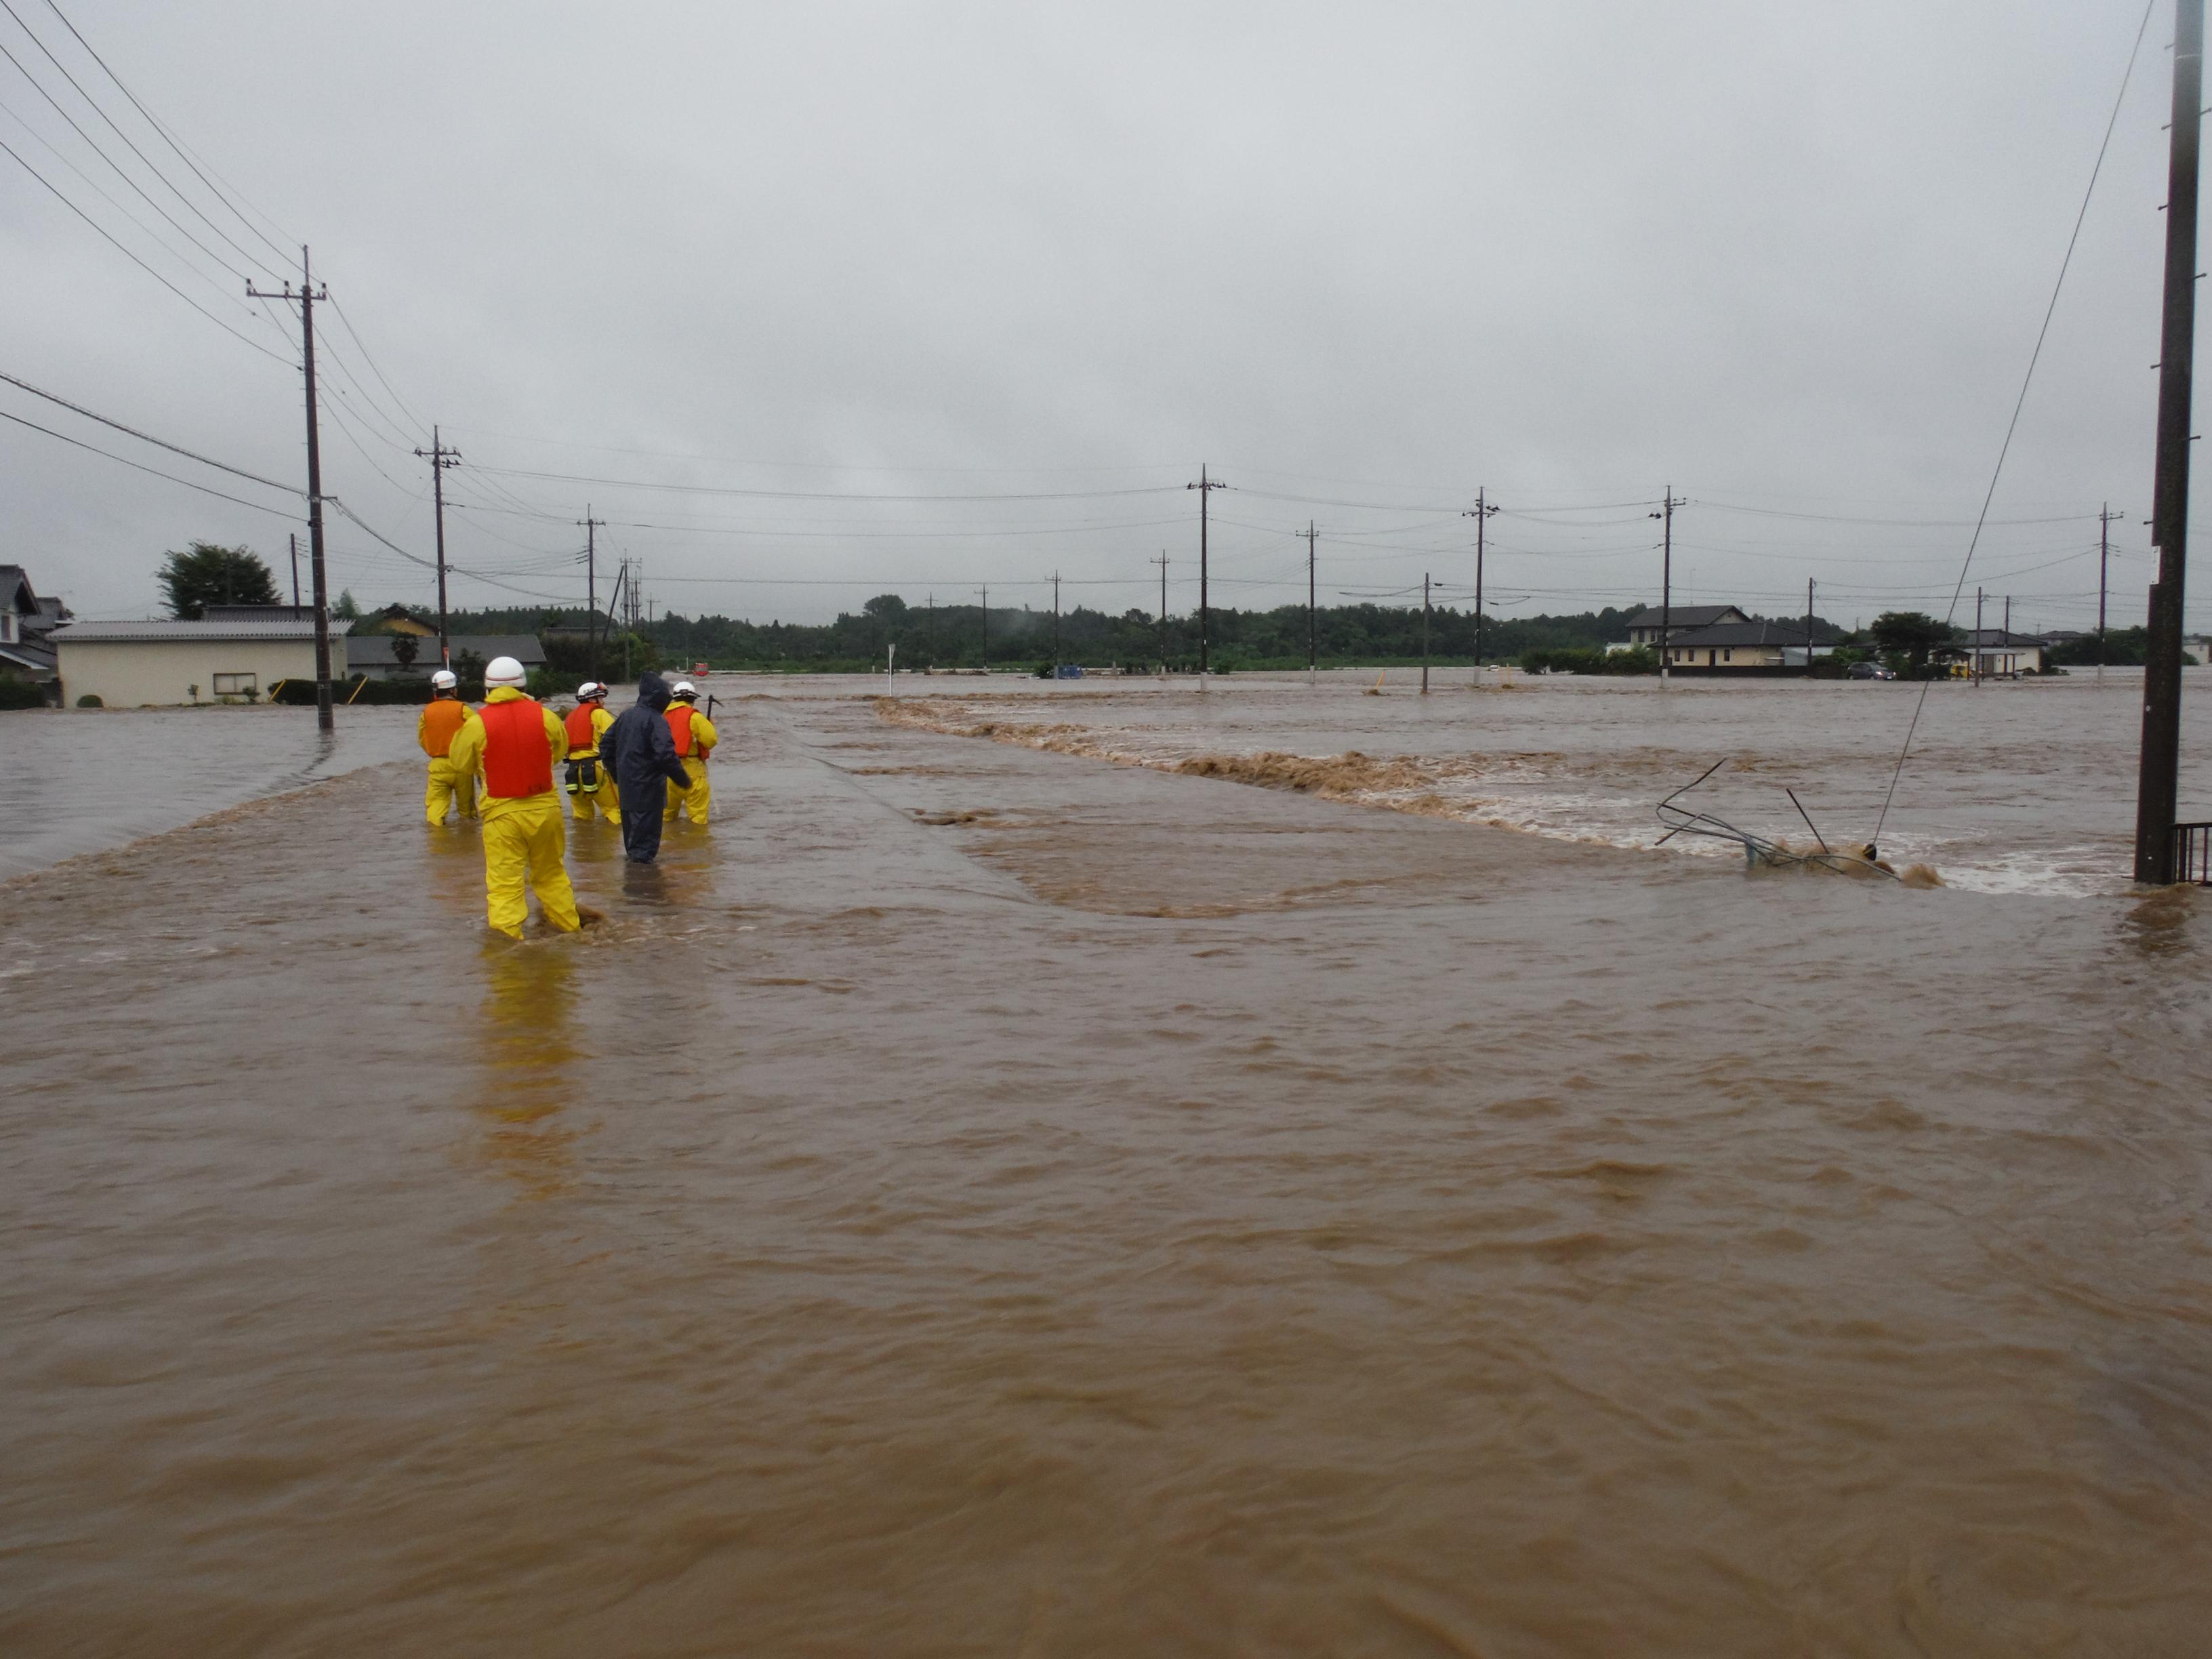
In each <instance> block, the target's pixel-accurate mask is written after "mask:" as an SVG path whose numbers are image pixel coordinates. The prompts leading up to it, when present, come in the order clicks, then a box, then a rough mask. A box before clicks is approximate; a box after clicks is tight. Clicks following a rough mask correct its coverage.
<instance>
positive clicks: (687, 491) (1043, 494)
mask: <svg viewBox="0 0 2212 1659" xmlns="http://www.w3.org/2000/svg"><path fill="white" fill-rule="evenodd" d="M472 470H473V471H477V472H494V473H497V474H499V475H500V476H501V477H508V478H538V479H543V480H545V481H546V482H549V483H580V484H602V485H605V486H607V487H609V488H611V489H658V490H667V491H671V492H674V493H677V494H679V495H744V496H757V497H760V498H763V499H765V500H770V501H1098V500H1103V499H1105V498H1106V497H1109V496H1115V495H1169V494H1171V493H1172V492H1174V491H1175V490H1177V489H1182V485H1180V484H1152V485H1146V486H1145V487H1143V488H1140V489H1062V490H1039V491H1030V492H1008V493H1004V494H979V495H900V494H892V495H873V494H868V493H864V492H856V491H850V490H838V489H738V488H735V487H732V486H729V485H721V484H678V483H652V482H649V481H647V480H645V479H641V478H605V477H594V476H592V475H590V474H586V473H580V472H539V471H532V470H530V469H527V468H524V467H515V466H485V465H477V466H476V467H475V468H474V469H472Z"/></svg>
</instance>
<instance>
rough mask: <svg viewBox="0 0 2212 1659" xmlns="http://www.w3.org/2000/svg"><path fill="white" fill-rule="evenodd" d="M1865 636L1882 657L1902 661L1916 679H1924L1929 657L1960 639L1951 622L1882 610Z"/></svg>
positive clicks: (1916, 612) (1912, 613)
mask: <svg viewBox="0 0 2212 1659" xmlns="http://www.w3.org/2000/svg"><path fill="white" fill-rule="evenodd" d="M1867 633H1868V635H1869V636H1870V637H1871V638H1872V639H1873V641H1874V643H1875V649H1876V650H1878V651H1880V652H1881V653H1882V654H1883V655H1884V656H1898V657H1903V658H1904V659H1905V660H1906V661H1907V662H1908V663H1910V664H1911V671H1912V675H1913V678H1916V679H1918V678H1924V677H1925V676H1926V674H1927V672H1928V659H1929V657H1930V656H1931V655H1932V654H1934V653H1936V652H1939V651H1942V650H1943V649H1945V648H1946V647H1948V646H1949V645H1950V644H1951V643H1952V641H1954V640H1956V639H1957V638H1958V637H1959V630H1958V629H1955V628H1954V627H1952V626H1951V624H1950V623H1947V622H1938V621H1937V620H1936V618H1935V617H1930V616H1929V615H1927V614H1926V613H1925V612H1923V611H1883V612H1882V613H1881V615H1880V616H1879V617H1875V619H1874V626H1873V627H1871V628H1869V629H1867Z"/></svg>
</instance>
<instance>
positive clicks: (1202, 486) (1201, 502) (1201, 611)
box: [1183, 463, 1229, 691]
mask: <svg viewBox="0 0 2212 1659" xmlns="http://www.w3.org/2000/svg"><path fill="white" fill-rule="evenodd" d="M1183 488H1184V489H1195V490H1196V491H1197V492H1198V689H1199V690H1201V691H1203V690H1206V675H1207V673H1208V672H1209V671H1210V668H1209V661H1208V658H1207V654H1206V653H1207V649H1208V641H1207V635H1209V634H1210V633H1211V632H1212V622H1213V618H1212V610H1211V607H1210V605H1209V604H1208V600H1207V596H1206V497H1207V496H1209V495H1212V493H1213V492H1214V491H1215V490H1217V489H1228V488H1229V486H1228V485H1227V484H1225V483H1222V482H1221V480H1220V479H1218V478H1209V477H1207V476H1206V467H1205V465H1203V464H1202V463H1201V464H1200V466H1199V469H1198V482H1197V483H1194V484H1185V485H1184V486H1183Z"/></svg>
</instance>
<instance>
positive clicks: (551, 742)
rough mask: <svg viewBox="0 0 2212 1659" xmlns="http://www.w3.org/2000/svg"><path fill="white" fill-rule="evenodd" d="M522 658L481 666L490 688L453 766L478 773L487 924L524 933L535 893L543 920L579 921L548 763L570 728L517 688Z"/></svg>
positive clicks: (563, 926) (459, 739)
mask: <svg viewBox="0 0 2212 1659" xmlns="http://www.w3.org/2000/svg"><path fill="white" fill-rule="evenodd" d="M522 678H523V676H522V665H521V664H520V663H519V662H517V661H515V659H513V658H512V657H494V658H493V659H491V662H490V664H489V665H488V666H487V667H486V668H485V669H484V685H485V686H486V688H487V689H488V695H487V696H485V698H484V704H483V708H479V709H478V710H477V712H476V713H475V714H471V715H470V716H469V720H468V724H467V725H465V726H462V727H461V729H460V731H459V733H458V734H457V735H456V736H455V737H454V738H453V763H454V764H455V765H456V766H459V767H462V768H465V769H467V770H468V771H471V772H475V773H480V774H481V775H482V776H483V848H484V896H485V900H486V909H487V911H488V912H489V915H490V919H491V925H492V926H493V927H496V928H497V929H499V931H500V932H501V933H505V934H507V935H508V936H509V937H510V938H513V939H520V938H521V937H522V924H523V922H524V921H526V919H527V918H528V916H529V914H530V911H529V903H528V901H527V900H526V898H525V896H524V894H523V888H524V884H525V883H527V884H528V885H529V887H530V889H531V890H532V891H534V892H535V893H536V894H537V895H538V908H541V909H542V910H544V913H545V921H546V925H547V926H548V927H555V928H557V929H559V930H560V931H561V932H562V933H574V932H575V931H576V930H577V928H579V927H581V926H582V925H583V924H582V921H580V919H579V918H578V916H577V915H576V892H575V890H574V888H572V887H571V886H569V885H568V866H566V865H565V864H563V863H562V854H564V853H566V852H567V850H568V829H567V828H566V815H565V814H564V813H563V812H562V809H561V792H560V791H559V790H557V789H556V788H555V787H553V769H554V767H555V766H556V765H557V764H559V763H561V762H562V761H563V760H566V759H567V758H568V727H567V726H564V725H563V724H562V720H561V717H560V716H559V715H558V714H555V713H554V712H553V711H552V710H551V709H550V708H546V707H545V706H544V704H543V703H540V702H532V700H531V699H530V698H528V697H526V696H523V695H522Z"/></svg>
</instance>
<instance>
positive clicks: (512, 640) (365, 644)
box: [345, 634, 545, 674]
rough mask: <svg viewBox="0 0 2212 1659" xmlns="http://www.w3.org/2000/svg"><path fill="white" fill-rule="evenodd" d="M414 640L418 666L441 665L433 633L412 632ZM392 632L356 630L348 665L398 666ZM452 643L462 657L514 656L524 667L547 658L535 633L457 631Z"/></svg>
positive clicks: (347, 644)
mask: <svg viewBox="0 0 2212 1659" xmlns="http://www.w3.org/2000/svg"><path fill="white" fill-rule="evenodd" d="M407 637H408V638H410V639H411V640H413V641H415V666H416V668H418V669H421V670H422V671H423V672H424V673H426V674H427V673H428V672H429V671H430V670H432V669H433V668H435V667H436V666H437V665H438V641H437V636H436V635H432V636H431V637H429V638H428V639H424V638H422V636H421V635H413V634H410V635H408V636H407ZM451 643H452V645H453V655H454V657H455V658H456V659H459V656H460V654H461V653H462V652H464V651H473V652H475V653H477V655H478V656H479V657H482V658H483V659H484V660H485V661H486V662H489V661H490V660H491V659H493V658H494V657H512V658H513V659H515V661H517V662H519V663H520V664H521V665H523V666H524V667H525V668H536V667H542V666H544V662H545V650H544V647H543V646H541V645H539V644H538V639H537V636H536V635H532V634H456V635H453V638H452V641H451ZM345 648H346V666H347V667H349V668H397V667H398V666H399V659H398V658H397V657H395V656H393V655H392V635H389V634H367V635H361V634H356V635H350V636H349V637H348V638H347V640H346V642H345Z"/></svg>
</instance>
